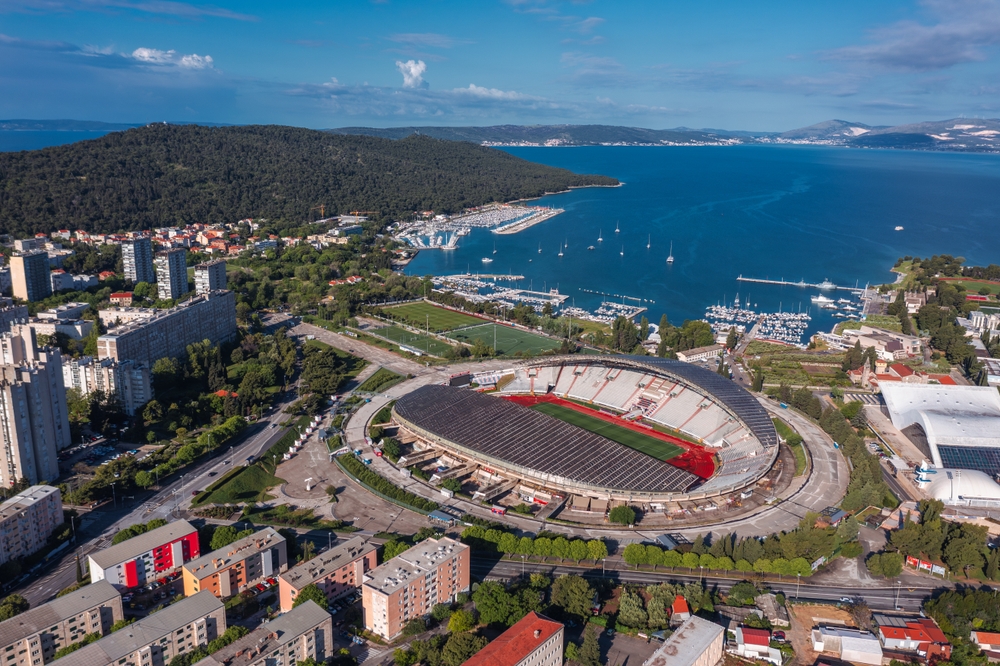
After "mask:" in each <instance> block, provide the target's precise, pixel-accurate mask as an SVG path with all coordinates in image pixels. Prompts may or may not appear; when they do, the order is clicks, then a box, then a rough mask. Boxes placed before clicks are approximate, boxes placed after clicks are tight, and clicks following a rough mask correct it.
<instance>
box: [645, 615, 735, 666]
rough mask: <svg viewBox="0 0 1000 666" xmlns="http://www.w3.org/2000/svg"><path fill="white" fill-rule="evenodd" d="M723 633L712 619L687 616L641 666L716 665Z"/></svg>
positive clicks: (718, 659) (720, 657) (720, 652)
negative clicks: (710, 620)
mask: <svg viewBox="0 0 1000 666" xmlns="http://www.w3.org/2000/svg"><path fill="white" fill-rule="evenodd" d="M724 634H725V631H724V630H723V628H722V627H721V626H719V625H717V624H715V623H714V622H709V621H708V620H703V619H701V618H700V617H697V616H692V617H689V618H688V619H687V620H686V621H685V622H684V624H682V625H681V626H680V627H678V628H677V629H676V630H675V631H674V633H673V634H671V635H670V638H668V639H667V640H666V641H664V643H663V645H661V646H660V647H658V648H657V649H656V652H654V653H653V654H652V656H650V657H649V659H647V660H646V661H644V662H642V666H715V664H717V663H719V661H720V660H721V659H722V643H723V636H724Z"/></svg>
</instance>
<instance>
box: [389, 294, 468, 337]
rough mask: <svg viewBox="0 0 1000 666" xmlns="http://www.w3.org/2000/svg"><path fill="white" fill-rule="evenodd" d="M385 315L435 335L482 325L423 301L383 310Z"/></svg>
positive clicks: (465, 315) (464, 315)
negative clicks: (463, 327) (464, 327)
mask: <svg viewBox="0 0 1000 666" xmlns="http://www.w3.org/2000/svg"><path fill="white" fill-rule="evenodd" d="M385 313H386V315H388V316H390V317H394V318H396V319H401V320H403V321H405V322H406V323H407V324H409V325H410V326H415V327H417V328H425V327H426V328H430V330H432V331H434V332H435V333H441V332H442V331H450V330H452V329H454V328H461V327H462V326H475V325H477V324H482V323H483V320H482V319H480V318H479V317H473V316H472V315H467V314H462V313H461V312H455V311H453V310H449V309H447V308H442V307H438V306H436V305H433V304H431V303H427V302H425V301H420V302H417V303H407V304H406V305H397V306H395V307H390V308H385Z"/></svg>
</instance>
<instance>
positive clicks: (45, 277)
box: [10, 250, 52, 301]
mask: <svg viewBox="0 0 1000 666" xmlns="http://www.w3.org/2000/svg"><path fill="white" fill-rule="evenodd" d="M10 279H11V287H12V289H13V291H14V295H15V296H17V297H18V298H20V299H23V300H25V301H40V300H42V299H43V298H48V297H49V296H51V295H52V278H51V277H50V276H49V255H48V254H46V252H45V251H44V250H32V251H30V252H21V253H19V254H15V255H14V256H13V257H11V258H10Z"/></svg>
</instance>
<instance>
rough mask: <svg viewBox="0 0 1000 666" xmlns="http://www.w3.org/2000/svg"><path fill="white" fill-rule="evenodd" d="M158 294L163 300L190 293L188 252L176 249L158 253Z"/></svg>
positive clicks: (155, 261) (156, 262) (156, 260)
mask: <svg viewBox="0 0 1000 666" xmlns="http://www.w3.org/2000/svg"><path fill="white" fill-rule="evenodd" d="M154 263H155V264H156V292H157V295H158V296H159V297H160V298H161V299H163V300H169V299H171V298H180V297H181V296H183V295H184V294H186V293H187V292H188V278H187V250H185V249H183V248H175V249H173V250H164V251H163V252H157V253H156V259H155V260H154Z"/></svg>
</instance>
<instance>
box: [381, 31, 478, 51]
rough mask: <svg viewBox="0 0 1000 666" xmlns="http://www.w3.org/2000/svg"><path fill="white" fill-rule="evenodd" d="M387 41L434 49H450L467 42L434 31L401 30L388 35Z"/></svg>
mask: <svg viewBox="0 0 1000 666" xmlns="http://www.w3.org/2000/svg"><path fill="white" fill-rule="evenodd" d="M388 39H389V41H391V42H397V43H399V44H409V45H411V46H423V47H429V48H435V49H450V48H451V47H453V46H455V45H456V44H467V43H468V41H467V40H464V39H455V38H453V37H449V36H448V35H441V34H438V33H436V32H403V33H396V34H395V35H389V37H388Z"/></svg>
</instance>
